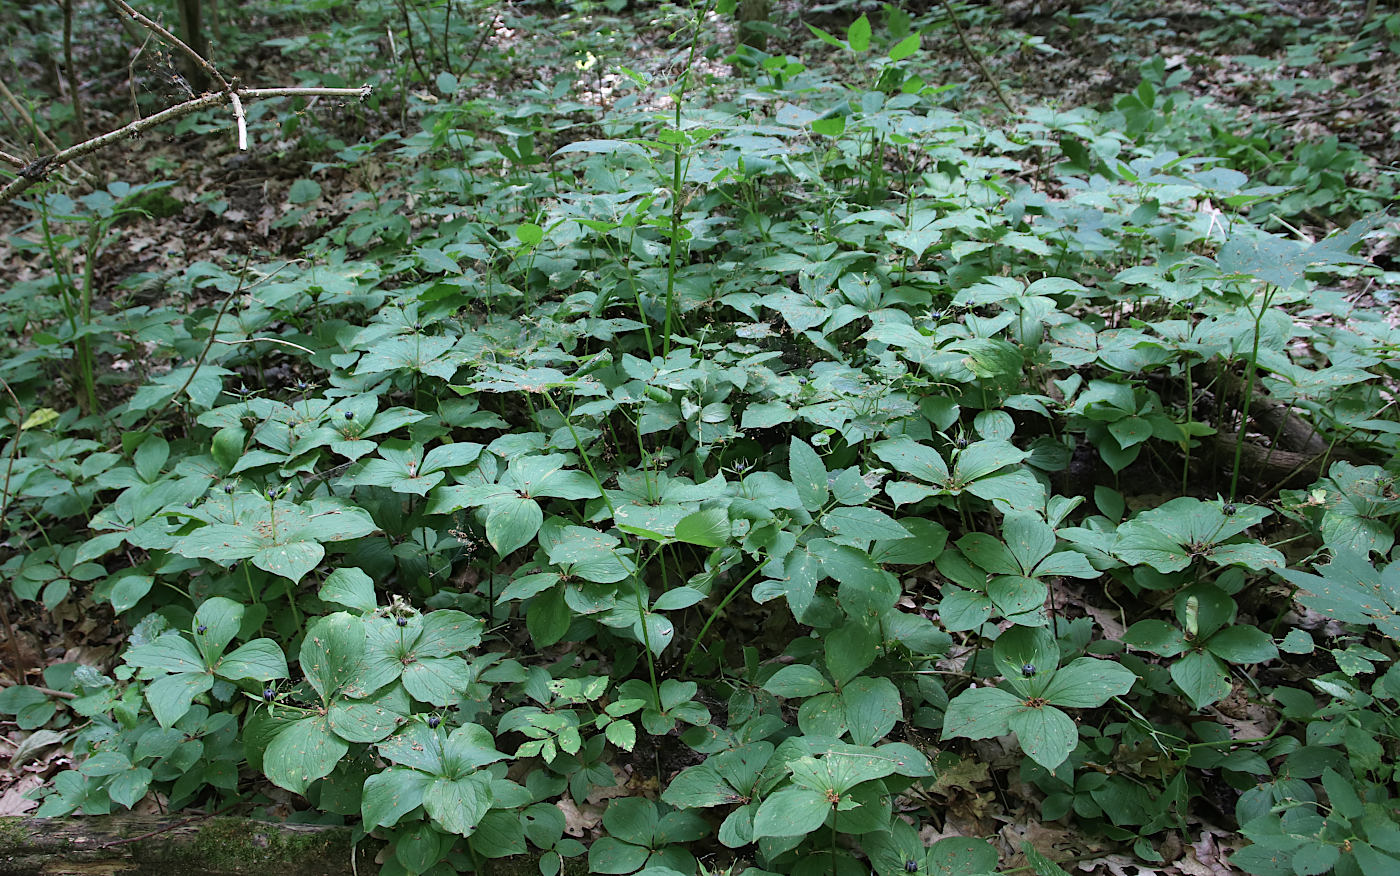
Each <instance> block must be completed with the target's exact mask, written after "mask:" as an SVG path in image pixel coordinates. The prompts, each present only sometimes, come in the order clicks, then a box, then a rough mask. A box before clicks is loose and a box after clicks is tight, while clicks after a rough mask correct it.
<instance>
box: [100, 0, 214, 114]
mask: <svg viewBox="0 0 1400 876" xmlns="http://www.w3.org/2000/svg"><path fill="white" fill-rule="evenodd" d="M112 2H113V3H115V4H116V6H117V8H118V9H120V10H121V11H122V12H123V13H124V14H125V15H126V16H128V17H129V18H130V19H131V20H132V21H135V22H136V23H137V24H140V25H141V26H142V27H144V28H146V29H147V30H149V31H151V32H152V33H154V34H155V35H156V36H157V37H159V38H160V40H161V42H163V43H165V44H166V45H168V46H170V47H171V48H173V49H175V50H176V51H178V52H179V53H180V54H182V55H184V56H185V57H187V58H189V59H190V60H191V61H192V62H194V64H195V66H197V67H199V69H201V70H203V71H204V72H205V73H207V74H209V78H210V79H212V80H214V81H215V82H217V83H219V90H220V91H222V92H223V93H225V94H232V93H233V85H232V84H231V83H230V82H229V81H228V80H227V79H225V78H224V76H223V74H222V73H220V72H219V71H218V70H217V69H215V67H214V65H213V64H211V63H209V61H207V60H206V59H205V58H204V56H203V55H201V54H200V53H199V52H196V51H195V50H194V49H192V48H190V47H189V46H187V45H185V42H184V40H182V39H180V38H179V37H177V36H175V34H173V33H171V32H170V31H168V30H166V29H165V28H164V27H161V25H160V24H159V23H157V22H155V21H152V20H151V19H149V18H147V17H146V16H144V15H142V14H141V13H139V12H137V11H136V10H135V9H132V8H131V6H130V4H128V3H127V2H126V0H112Z"/></svg>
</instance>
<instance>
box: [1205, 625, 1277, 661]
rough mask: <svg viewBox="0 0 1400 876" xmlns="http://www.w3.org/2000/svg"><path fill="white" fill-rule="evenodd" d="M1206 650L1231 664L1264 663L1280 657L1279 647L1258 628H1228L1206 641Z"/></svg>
mask: <svg viewBox="0 0 1400 876" xmlns="http://www.w3.org/2000/svg"><path fill="white" fill-rule="evenodd" d="M1206 650H1207V651H1209V652H1210V653H1212V654H1214V655H1215V656H1217V657H1219V658H1220V659H1222V660H1228V661H1230V662H1231V663H1241V664H1250V663H1263V662H1264V661H1266V660H1274V659H1276V658H1277V657H1278V646H1277V645H1275V644H1274V639H1273V637H1272V636H1270V635H1269V634H1268V633H1266V632H1264V631H1263V630H1261V629H1259V628H1258V627H1245V626H1237V627H1226V628H1225V629H1223V630H1221V631H1220V632H1218V633H1216V634H1215V635H1213V636H1211V637H1210V638H1209V639H1208V640H1207V641H1206Z"/></svg>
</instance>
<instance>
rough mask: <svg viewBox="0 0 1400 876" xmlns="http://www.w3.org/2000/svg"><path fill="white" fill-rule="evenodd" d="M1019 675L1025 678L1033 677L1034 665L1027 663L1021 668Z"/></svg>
mask: <svg viewBox="0 0 1400 876" xmlns="http://www.w3.org/2000/svg"><path fill="white" fill-rule="evenodd" d="M1021 674H1022V675H1024V676H1025V677H1026V678H1030V677H1031V676H1032V675H1035V664H1034V663H1027V664H1026V665H1025V666H1022V667H1021Z"/></svg>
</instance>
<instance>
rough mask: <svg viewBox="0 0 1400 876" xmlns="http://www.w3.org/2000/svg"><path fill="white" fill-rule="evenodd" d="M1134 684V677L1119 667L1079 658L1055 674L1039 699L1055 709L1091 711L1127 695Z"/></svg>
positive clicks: (1123, 667) (1101, 661) (1110, 661)
mask: <svg viewBox="0 0 1400 876" xmlns="http://www.w3.org/2000/svg"><path fill="white" fill-rule="evenodd" d="M1136 683H1137V675H1135V674H1134V673H1133V671H1132V670H1131V669H1128V668H1127V667H1126V666H1123V665H1122V664H1119V663H1115V662H1113V661H1112V660H1099V659H1096V658H1094V657H1079V658H1077V659H1075V660H1073V661H1071V662H1070V664H1069V665H1068V666H1064V667H1062V668H1060V669H1058V670H1056V672H1055V674H1054V676H1053V677H1052V678H1051V679H1050V683H1049V684H1048V685H1047V686H1046V688H1045V691H1044V692H1043V693H1042V694H1041V696H1043V697H1044V698H1045V699H1047V700H1049V701H1050V702H1052V703H1054V704H1055V705H1057V706H1065V707H1066V708H1072V709H1093V708H1097V707H1099V706H1102V705H1103V704H1104V703H1106V702H1108V701H1109V699H1110V698H1112V697H1118V696H1123V695H1125V694H1127V692H1128V691H1129V690H1131V689H1132V687H1133V685H1134V684H1136Z"/></svg>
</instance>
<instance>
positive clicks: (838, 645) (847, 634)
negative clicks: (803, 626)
mask: <svg viewBox="0 0 1400 876" xmlns="http://www.w3.org/2000/svg"><path fill="white" fill-rule="evenodd" d="M825 644H826V669H827V671H828V672H830V673H831V677H832V679H833V680H834V681H835V683H836V687H838V688H840V687H841V686H842V685H844V684H845V683H846V682H848V681H850V680H851V679H853V678H855V677H856V676H857V675H859V674H860V673H861V671H862V670H864V669H865V668H866V667H867V666H869V665H870V664H871V663H874V662H875V655H876V651H875V644H876V643H875V636H874V634H872V633H871V632H870V631H869V630H867V629H866V628H865V627H864V626H863V625H862V624H845V625H843V626H840V627H837V628H836V629H835V630H833V631H831V632H830V633H828V634H827V636H826V643H825ZM792 668H794V667H793V666H789V667H786V669H792ZM775 678H776V676H775ZM769 684H772V680H770V681H769ZM769 692H770V693H772V692H774V691H772V689H771V688H769Z"/></svg>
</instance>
